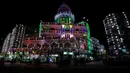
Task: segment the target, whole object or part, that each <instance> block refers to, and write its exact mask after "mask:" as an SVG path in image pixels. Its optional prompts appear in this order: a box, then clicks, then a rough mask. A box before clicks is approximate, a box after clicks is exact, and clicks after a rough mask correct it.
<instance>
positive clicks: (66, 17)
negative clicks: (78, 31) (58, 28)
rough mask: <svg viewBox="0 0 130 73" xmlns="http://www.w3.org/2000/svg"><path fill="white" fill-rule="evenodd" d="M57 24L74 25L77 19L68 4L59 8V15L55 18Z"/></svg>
mask: <svg viewBox="0 0 130 73" xmlns="http://www.w3.org/2000/svg"><path fill="white" fill-rule="evenodd" d="M54 21H55V22H56V23H74V21H75V17H74V15H73V13H72V12H71V9H70V8H69V6H67V5H66V4H63V5H61V6H60V7H59V9H58V11H57V14H56V15H55V17H54Z"/></svg>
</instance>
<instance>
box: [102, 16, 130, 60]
mask: <svg viewBox="0 0 130 73" xmlns="http://www.w3.org/2000/svg"><path fill="white" fill-rule="evenodd" d="M125 17H126V16H125V15H124V13H120V14H116V13H112V14H109V15H107V16H106V18H105V19H104V20H103V23H104V27H105V32H106V35H107V42H108V48H109V49H108V55H109V57H110V58H120V57H122V56H123V55H124V54H126V53H128V51H129V50H128V47H127V43H128V42H127V43H125V40H126V38H127V37H128V36H127V37H126V34H125V33H127V32H126V26H127V25H128V24H127V23H128V21H127V20H126V18H125ZM126 22H127V23H126ZM126 47H127V48H126Z"/></svg>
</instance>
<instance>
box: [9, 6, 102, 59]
mask: <svg viewBox="0 0 130 73" xmlns="http://www.w3.org/2000/svg"><path fill="white" fill-rule="evenodd" d="M27 28H28V27H27ZM27 28H26V27H25V26H23V25H16V27H15V28H14V29H13V31H12V33H11V37H10V45H9V48H8V53H7V56H8V57H9V56H10V55H11V58H12V57H14V56H15V58H16V56H17V57H18V58H20V57H21V58H20V59H22V60H23V59H27V58H30V59H33V58H37V57H41V58H44V59H45V57H51V58H53V60H55V59H56V57H57V56H61V55H62V54H65V55H72V56H74V55H75V54H78V57H79V55H80V56H82V57H89V56H92V54H93V51H92V50H93V49H94V48H95V47H96V45H97V46H98V50H99V49H101V48H102V49H104V47H101V46H100V45H101V44H99V41H98V40H97V39H96V38H95V40H94V38H91V36H90V28H89V24H88V23H87V21H81V22H79V23H75V16H74V14H73V13H72V12H71V9H70V8H69V7H68V6H67V5H66V4H63V5H61V6H60V7H59V9H58V11H57V14H56V15H55V16H54V22H43V21H40V24H39V30H38V32H37V31H35V33H26V32H28V30H27ZM25 29H26V31H25ZM75 57H77V56H75ZM90 58H92V57H90Z"/></svg>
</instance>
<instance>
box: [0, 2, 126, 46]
mask: <svg viewBox="0 0 130 73" xmlns="http://www.w3.org/2000/svg"><path fill="white" fill-rule="evenodd" d="M63 2H65V4H67V5H68V6H69V7H70V8H71V11H72V12H73V14H74V15H75V19H76V20H75V21H76V22H79V21H82V18H83V17H86V18H88V19H89V22H88V23H89V25H90V31H91V36H93V37H95V38H97V39H99V40H100V42H101V44H104V45H105V46H106V39H105V37H106V36H105V32H104V25H103V23H102V21H103V19H104V18H105V16H106V15H108V14H109V13H112V12H122V11H121V9H123V8H120V9H118V10H119V11H118V10H117V9H116V8H117V7H118V6H120V5H114V3H111V4H107V1H106V2H99V1H94V2H90V1H88V0H77V1H76V0H75V1H70V0H66V1H62V0H61V1H56V0H55V1H53V2H52V1H51V0H47V1H46V2H44V1H42V2H32V1H30V2H14V3H10V2H8V3H5V5H3V6H2V8H1V12H2V13H1V14H0V15H1V17H0V18H1V25H3V26H1V27H0V33H1V36H0V38H5V37H6V35H7V34H8V33H9V32H11V31H12V29H13V28H14V26H15V25H16V24H23V25H27V26H30V27H38V25H39V23H40V20H43V21H45V22H53V21H54V16H55V14H56V13H57V10H58V8H59V7H60V5H62V3H63ZM7 5H8V6H7ZM113 6H114V7H113ZM118 8H119V7H118ZM3 29H4V30H3Z"/></svg>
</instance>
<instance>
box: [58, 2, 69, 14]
mask: <svg viewBox="0 0 130 73" xmlns="http://www.w3.org/2000/svg"><path fill="white" fill-rule="evenodd" d="M60 12H71V9H70V7H69V6H68V5H66V4H63V5H61V6H60V7H59V9H58V11H57V13H60Z"/></svg>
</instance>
